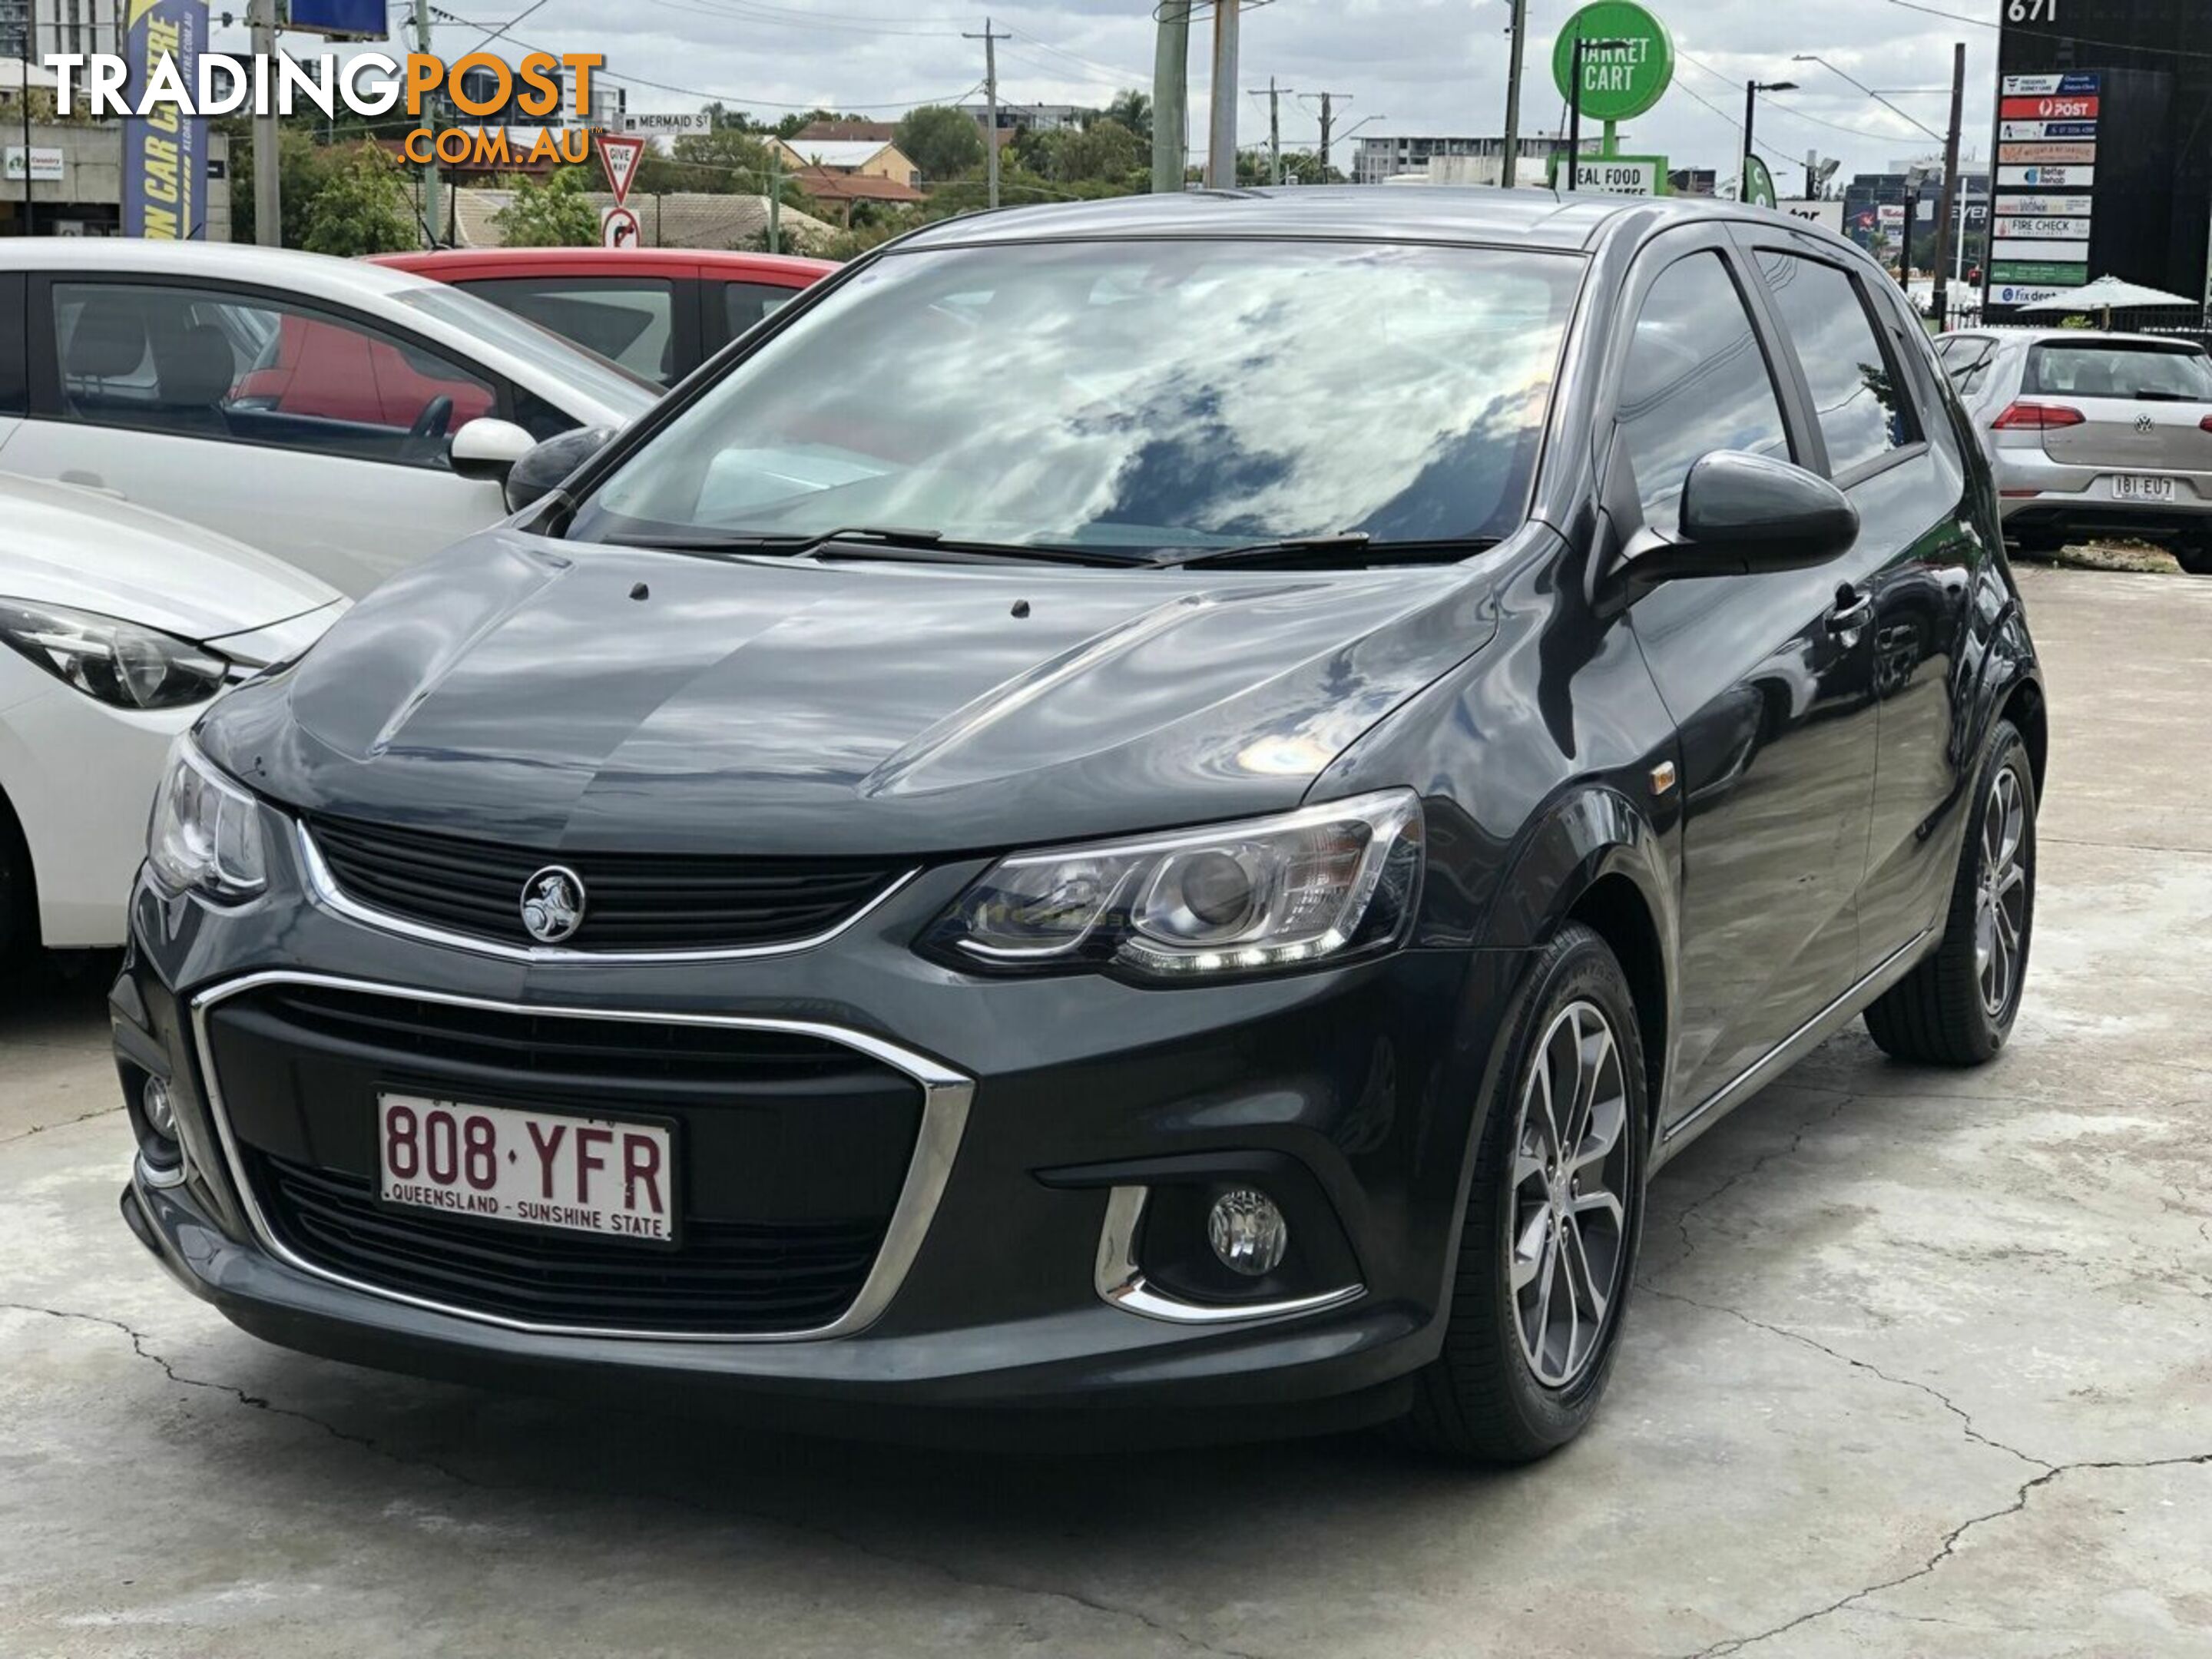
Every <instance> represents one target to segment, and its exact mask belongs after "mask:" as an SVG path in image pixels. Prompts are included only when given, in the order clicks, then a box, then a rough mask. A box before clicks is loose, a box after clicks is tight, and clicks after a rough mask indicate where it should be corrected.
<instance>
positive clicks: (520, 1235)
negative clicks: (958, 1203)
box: [251, 1152, 883, 1335]
mask: <svg viewBox="0 0 2212 1659" xmlns="http://www.w3.org/2000/svg"><path fill="white" fill-rule="evenodd" d="M251 1162H252V1164H253V1165H254V1166H255V1168H254V1169H253V1170H252V1179H253V1182H254V1189H255V1193H256V1195H257V1196H258V1199H259V1200H260V1202H261V1207H262V1210H263V1212H264V1214H265V1215H266V1216H267V1217H268V1218H269V1220H270V1225H273V1226H274V1227H275V1228H276V1231H277V1232H278V1234H279V1236H280V1237H283V1241H284V1242H285V1243H286V1244H288V1245H289V1246H290V1247H291V1248H292V1249H294V1250H295V1251H296V1252H297V1253H298V1254H299V1255H302V1256H304V1257H306V1258H307V1260H308V1261H313V1262H314V1263H315V1264H316V1265H317V1266H319V1267H325V1268H327V1269H328V1270H330V1271H331V1272H333V1273H343V1274H344V1275H346V1276H347V1277H348V1278H349V1279H358V1280H359V1281H361V1282H362V1283H363V1284H366V1285H376V1286H379V1287H380V1288H382V1289H385V1290H390V1291H400V1292H403V1293H404V1294H406V1295H410V1296H416V1297H425V1298H427V1299H428V1300H430V1301H434V1302H440V1303H443V1304H446V1305H447V1306H448V1307H454V1308H465V1309H470V1310H474V1311H476V1312H478V1313H488V1314H493V1315H496V1316H501V1317H502V1318H510V1319H520V1320H524V1321H527V1322H531V1323H533V1324H543V1325H578V1326H590V1327H598V1328H605V1329H629V1330H653V1331H667V1332H669V1333H671V1334H685V1333H695V1334H696V1333H701V1332H727V1333H729V1334H732V1335H744V1334H747V1333H760V1332H776V1331H803V1330H811V1329H813V1328H816V1327H817V1326H822V1325H826V1324H828V1323H829V1322H831V1321H832V1320H834V1319H836V1317H837V1316H838V1315H839V1314H841V1313H842V1312H843V1311H844V1310H845V1309H846V1308H847V1307H848V1306H849V1305H850V1304H851V1303H852V1300H853V1298H854V1297H855V1296H857V1295H859V1294H860V1285H861V1282H862V1281H863V1280H864V1279H866V1278H867V1276H868V1269H869V1267H871V1266H872V1264H873V1263H874V1261H875V1259H876V1249H877V1247H878V1245H879V1244H880V1243H882V1242H883V1227H882V1225H881V1224H880V1223H876V1222H814V1223H809V1224H797V1223H788V1222H787V1223H782V1224H778V1225H759V1224H747V1223H744V1222H726V1221H724V1222H717V1221H700V1220H696V1219H691V1218H686V1219H685V1221H684V1231H683V1237H682V1240H681V1245H680V1248H678V1249H675V1250H658V1249H645V1248H641V1247H640V1246H638V1245H636V1244H624V1243H622V1242H620V1241H618V1240H607V1239H599V1238H594V1237H589V1236H586V1235H584V1234H577V1233H558V1232H550V1231H549V1232H544V1233H539V1232H533V1231H526V1230H525V1229H522V1228H519V1227H507V1226H494V1225H489V1224H485V1223H481V1222H479V1223H476V1224H473V1225H472V1224H471V1223H469V1222H465V1221H457V1220H453V1219H451V1218H447V1217H444V1216H441V1215H439V1214H437V1213H436V1212H434V1211H428V1210H425V1211H421V1212H416V1211H410V1210H407V1209H404V1208H398V1207H395V1206H385V1205H383V1204H380V1202H378V1200H377V1198H376V1185H375V1182H374V1181H373V1180H370V1179H369V1178H368V1177H366V1176H350V1175H343V1174H338V1173H335V1172H333V1171H331V1170H316V1169H311V1168H309V1167H308V1166H307V1165H306V1164H295V1163H293V1162H291V1161H289V1159H285V1158H273V1157H270V1156H269V1155H268V1154H266V1153H259V1152H257V1153H253V1154H252V1155H251Z"/></svg>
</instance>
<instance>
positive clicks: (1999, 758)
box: [1866, 720, 2035, 1066]
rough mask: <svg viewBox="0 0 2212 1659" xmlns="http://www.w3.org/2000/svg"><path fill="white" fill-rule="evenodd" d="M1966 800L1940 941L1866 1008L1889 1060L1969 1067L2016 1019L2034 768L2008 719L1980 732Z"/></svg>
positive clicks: (2030, 862)
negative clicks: (1982, 748) (1969, 810)
mask: <svg viewBox="0 0 2212 1659" xmlns="http://www.w3.org/2000/svg"><path fill="white" fill-rule="evenodd" d="M1974 801H1975V807H1974V815H1973V817H1972V821H1971V822H1969V823H1968V824H1967V826H1966V845H1965V846H1964V847H1963V848H1960V853H1959V873H1958V875H1957V877H1956V878H1955V879H1954V883H1953V885H1952V890H1951V909H1950V915H1949V918H1948V921H1946V923H1945V924H1944V929H1943V942H1942V945H1939V946H1938V947H1937V948H1936V953H1935V955H1933V956H1931V957H1929V958H1928V959H1927V960H1926V961H1924V962H1923V963H1921V964H1920V965H1919V966H1918V967H1917V968H1915V969H1913V970H1912V971H1911V973H1910V974H1908V975H1905V978H1903V979H1901V980H1899V981H1898V982H1897V983H1896V984H1895V985H1893V986H1892V987H1890V988H1889V989H1888V990H1887V991H1886V992H1884V993H1883V994H1882V996H1881V1000H1880V1001H1878V1002H1876V1003H1875V1005H1874V1006H1872V1007H1870V1008H1869V1009H1868V1010H1867V1012H1866V1023H1867V1030H1868V1031H1869V1032H1870V1033H1872V1035H1873V1036H1874V1040H1875V1042H1877V1043H1879V1044H1880V1045H1881V1048H1882V1050H1883V1051H1884V1052H1885V1053H1887V1054H1890V1055H1892V1056H1893V1057H1894V1058H1896V1059H1899V1060H1917V1061H1919V1062H1921V1063H1922V1064H1923V1065H1929V1066H1979V1065H1981V1064H1983V1063H1984V1061H1986V1060H1991V1059H1993V1058H1995V1057H1996V1052H1997V1050H1998V1049H2000V1048H2003V1047H2004V1043H2005V1039H2006V1038H2007V1037H2008V1036H2011V1035H2012V1027H2013V1022H2014V1020H2015V1019H2016V1018H2019V1016H2020V1000H2021V991H2022V989H2023V988H2024V987H2025V986H2026V984H2027V950H2028V944H2029V941H2030V939H2032V937H2033V933H2034V931H2035V774H2034V772H2033V769H2031V768H2030V767H2029V765H2028V761H2027V744H2025V743H2023V742H2022V741H2021V735H2020V732H2019V730H2018V728H2017V727H2015V726H2014V725H2013V723H2012V722H2011V721H2010V720H1999V721H1998V722H1997V725H1996V731H1995V732H1993V733H1991V735H1990V747H1989V752H1988V757H1987V759H1986V760H1984V763H1983V765H1982V775H1981V779H1980V782H1979V785H1978V789H1977V792H1976V793H1975V796H1974Z"/></svg>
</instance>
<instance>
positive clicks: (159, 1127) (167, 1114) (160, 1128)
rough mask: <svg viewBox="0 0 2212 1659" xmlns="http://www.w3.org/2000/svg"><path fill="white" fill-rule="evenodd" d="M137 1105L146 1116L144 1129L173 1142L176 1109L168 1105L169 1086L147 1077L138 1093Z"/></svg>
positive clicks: (175, 1127)
mask: <svg viewBox="0 0 2212 1659" xmlns="http://www.w3.org/2000/svg"><path fill="white" fill-rule="evenodd" d="M138 1104H139V1106H140V1108H141V1109H143V1110H144V1112H145V1114H146V1127H148V1128H149V1129H151V1130H152V1131H153V1132H154V1133H155V1134H157V1135H159V1136H161V1139H164V1140H167V1141H172V1142H173V1141H174V1140H175V1139H176V1138H177V1109H176V1108H175V1107H174V1106H173V1105H171V1104H170V1103H169V1085H167V1084H166V1083H164V1082H162V1081H161V1079H160V1078H157V1077H149V1078H148V1079H146V1086H145V1088H144V1089H143V1090H141V1091H139V1095H138Z"/></svg>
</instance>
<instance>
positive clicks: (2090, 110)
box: [1997, 94, 2103, 121]
mask: <svg viewBox="0 0 2212 1659" xmlns="http://www.w3.org/2000/svg"><path fill="white" fill-rule="evenodd" d="M2102 101H2103V100H2101V99H2100V98H2098V97H2096V96H2095V95H2093V94H2092V95H2091V96H2089V97H2086V98H2001V99H1999V100H1997V118H1998V119H1999V120H2001V121H2093V120H2095V119H2096V118H2097V106H2098V105H2099V104H2100V103H2101V102H2102Z"/></svg>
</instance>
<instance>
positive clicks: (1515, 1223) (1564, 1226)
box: [1506, 1002, 1632, 1389]
mask: <svg viewBox="0 0 2212 1659" xmlns="http://www.w3.org/2000/svg"><path fill="white" fill-rule="evenodd" d="M1631 1139H1632V1138H1631V1136H1630V1134H1629V1133H1628V1091H1627V1087H1626V1083H1625V1081H1624V1079H1623V1077H1622V1073H1621V1066H1620V1043H1618V1042H1615V1041H1614V1039H1613V1026H1612V1024H1611V1023H1610V1022H1609V1021H1608V1020H1607V1018H1606V1016H1605V1014H1604V1012H1602V1011H1601V1009H1599V1008H1598V1006H1596V1005H1595V1003H1590V1002H1575V1003H1571V1004H1570V1005H1569V1006H1567V1007H1565V1008H1564V1009H1562V1010H1561V1011H1560V1012H1559V1014H1558V1016H1557V1017H1556V1018H1553V1021H1552V1024H1551V1026H1550V1028H1549V1029H1548V1030H1546V1032H1545V1033H1544V1039H1543V1041H1542V1042H1541V1043H1539V1044H1538V1045H1537V1048H1536V1054H1535V1058H1534V1060H1533V1061H1532V1062H1531V1063H1530V1066H1529V1068H1528V1077H1527V1079H1525V1080H1524V1081H1523V1083H1522V1089H1521V1108H1520V1120H1519V1122H1518V1123H1517V1125H1516V1127H1515V1132H1514V1140H1513V1194H1512V1202H1511V1205H1510V1210H1509V1217H1510V1220H1509V1225H1510V1229H1511V1231H1510V1234H1509V1236H1508V1237H1507V1240H1506V1251H1507V1255H1508V1257H1509V1260H1508V1262H1507V1273H1508V1281H1507V1282H1508V1283H1509V1284H1510V1286H1511V1289H1512V1294H1513V1302H1514V1323H1515V1326H1516V1329H1517V1330H1518V1331H1519V1333H1520V1337H1521V1352H1522V1358H1525V1359H1526V1360H1527V1361H1528V1369H1529V1370H1531V1371H1532V1372H1533V1373H1534V1376H1535V1377H1536V1380H1537V1381H1538V1382H1540V1383H1543V1384H1544V1385H1545V1386H1546V1387H1547V1388H1553V1389H1563V1388H1565V1387H1566V1386H1567V1385H1568V1384H1569V1383H1572V1382H1574V1381H1575V1380H1576V1379H1577V1377H1579V1376H1581V1375H1582V1374H1583V1371H1584V1370H1587V1369H1588V1368H1589V1364H1590V1361H1591V1359H1592V1358H1594V1357H1595V1355H1596V1353H1597V1352H1598V1350H1599V1347H1600V1346H1601V1339H1602V1338H1603V1336H1604V1334H1605V1332H1606V1327H1607V1322H1608V1321H1609V1320H1610V1318H1611V1316H1612V1313H1613V1306H1614V1304H1615V1303H1616V1302H1617V1300H1618V1299H1619V1293H1620V1283H1619V1281H1620V1276H1621V1270H1622V1265H1623V1262H1624V1261H1625V1259H1626V1255H1627V1241H1628V1197H1629V1185H1628V1183H1629V1180H1630V1170H1629V1151H1630V1142H1631Z"/></svg>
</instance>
